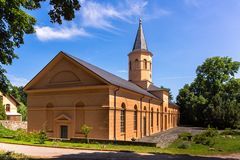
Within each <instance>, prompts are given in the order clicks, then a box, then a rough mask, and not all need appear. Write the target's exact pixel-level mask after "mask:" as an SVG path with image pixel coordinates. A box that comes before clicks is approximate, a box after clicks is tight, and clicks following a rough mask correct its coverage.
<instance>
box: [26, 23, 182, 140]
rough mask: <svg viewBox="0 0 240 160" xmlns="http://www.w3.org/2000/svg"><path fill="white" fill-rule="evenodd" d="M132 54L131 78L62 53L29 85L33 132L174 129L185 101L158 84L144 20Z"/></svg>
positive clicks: (124, 134) (66, 134) (105, 134)
mask: <svg viewBox="0 0 240 160" xmlns="http://www.w3.org/2000/svg"><path fill="white" fill-rule="evenodd" d="M128 57H129V80H125V79H122V78H120V77H118V76H116V75H113V74H111V73H109V72H107V71H104V70H102V69H101V68H98V67H96V66H94V65H92V64H89V63H87V62H85V61H83V60H81V59H78V58H77V57H74V56H72V55H70V54H67V53H64V52H60V53H59V54H57V56H56V57H55V58H53V60H52V61H51V62H49V63H48V64H47V65H46V67H44V68H43V69H42V70H41V71H40V72H39V73H38V74H37V75H36V76H35V77H34V78H33V79H32V80H31V81H30V82H29V83H28V84H27V85H26V86H25V88H24V90H25V92H26V93H27V94H28V131H30V132H31V131H37V130H41V129H43V130H45V131H46V133H47V135H48V136H49V137H51V138H67V139H69V138H82V137H84V135H83V134H82V133H81V126H82V125H84V124H86V125H88V126H90V127H92V130H91V132H90V134H89V138H94V139H106V140H131V139H132V138H134V139H139V138H142V137H145V136H149V135H152V134H154V133H158V132H162V131H165V130H168V129H170V128H174V127H176V126H177V125H178V122H179V106H177V105H176V104H174V103H172V102H170V101H169V92H168V90H167V89H164V88H159V87H157V86H155V85H154V84H153V83H152V53H151V52H150V51H149V50H148V48H147V45H146V41H145V38H144V33H143V29H142V24H141V21H140V23H139V28H138V31H137V36H136V39H135V42H134V46H133V49H132V51H131V52H130V53H129V55H128Z"/></svg>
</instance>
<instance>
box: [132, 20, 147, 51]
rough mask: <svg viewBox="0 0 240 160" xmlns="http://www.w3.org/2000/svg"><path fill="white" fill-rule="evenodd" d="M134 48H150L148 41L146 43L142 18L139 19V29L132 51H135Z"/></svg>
mask: <svg viewBox="0 0 240 160" xmlns="http://www.w3.org/2000/svg"><path fill="white" fill-rule="evenodd" d="M134 50H148V48H147V43H146V40H145V37H144V33H143V28H142V20H141V19H140V20H139V26H138V31H137V35H136V38H135V42H134V45H133V49H132V51H134Z"/></svg>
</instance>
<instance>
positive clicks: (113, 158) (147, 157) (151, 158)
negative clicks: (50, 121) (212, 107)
mask: <svg viewBox="0 0 240 160" xmlns="http://www.w3.org/2000/svg"><path fill="white" fill-rule="evenodd" d="M52 159H60V160H64V159H70V160H71V159H72V160H75V159H77V160H224V159H228V160H236V159H234V158H230V159H229V158H220V157H204V156H192V155H183V154H178V155H172V154H147V153H146V154H137V153H134V152H94V153H86V152H85V153H78V154H66V155H62V156H59V157H55V158H52Z"/></svg>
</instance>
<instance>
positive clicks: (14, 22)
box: [0, 0, 80, 92]
mask: <svg viewBox="0 0 240 160" xmlns="http://www.w3.org/2000/svg"><path fill="white" fill-rule="evenodd" d="M44 1H46V0H0V35H1V36H0V64H3V65H11V64H12V60H13V59H14V58H17V54H16V53H15V52H14V49H15V48H19V47H20V45H22V44H24V34H31V33H34V32H35V30H34V25H35V24H36V19H35V18H34V17H33V16H31V15H29V14H28V13H27V12H26V11H27V10H36V9H39V8H41V2H44ZM49 4H50V6H51V9H50V11H49V13H48V14H49V16H50V18H51V22H52V23H58V24H62V20H63V19H64V20H72V19H73V18H74V17H75V11H77V10H79V9H80V4H79V2H78V0H50V1H49ZM4 73H5V70H4V69H2V66H1V65H0V82H1V83H0V91H2V92H7V88H8V87H7V85H8V80H7V78H6V76H5V75H4Z"/></svg>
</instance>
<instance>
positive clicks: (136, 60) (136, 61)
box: [135, 59, 139, 69]
mask: <svg viewBox="0 0 240 160" xmlns="http://www.w3.org/2000/svg"><path fill="white" fill-rule="evenodd" d="M135 69H139V63H138V59H135Z"/></svg>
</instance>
